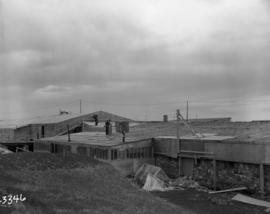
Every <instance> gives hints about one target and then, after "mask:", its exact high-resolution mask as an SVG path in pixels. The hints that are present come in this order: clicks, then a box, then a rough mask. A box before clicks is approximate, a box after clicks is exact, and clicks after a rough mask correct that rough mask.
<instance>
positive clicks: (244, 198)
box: [232, 194, 270, 208]
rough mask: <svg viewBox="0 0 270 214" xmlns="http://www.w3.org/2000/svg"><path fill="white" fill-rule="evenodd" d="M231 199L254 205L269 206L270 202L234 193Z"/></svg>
mask: <svg viewBox="0 0 270 214" xmlns="http://www.w3.org/2000/svg"><path fill="white" fill-rule="evenodd" d="M232 200H235V201H239V202H242V203H246V204H252V205H256V206H261V207H267V208H270V202H268V201H263V200H259V199H255V198H251V197H248V196H245V195H242V194H237V195H235V196H234V197H233V198H232Z"/></svg>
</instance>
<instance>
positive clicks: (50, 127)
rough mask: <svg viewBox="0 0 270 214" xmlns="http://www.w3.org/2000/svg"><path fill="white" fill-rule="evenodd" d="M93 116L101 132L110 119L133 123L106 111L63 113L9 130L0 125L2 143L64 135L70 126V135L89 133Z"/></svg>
mask: <svg viewBox="0 0 270 214" xmlns="http://www.w3.org/2000/svg"><path fill="white" fill-rule="evenodd" d="M93 115H97V116H98V118H99V121H100V123H99V126H100V130H101V131H102V130H103V127H102V124H103V123H105V121H106V120H108V119H110V120H111V121H112V122H116V121H131V120H130V119H128V118H125V117H121V116H118V115H115V114H111V113H108V112H104V111H98V112H93V113H89V114H84V115H82V114H71V113H69V114H65V113H63V114H60V115H54V116H50V117H46V118H36V119H35V120H32V121H22V122H20V123H18V124H13V127H9V128H6V127H5V124H0V125H1V127H3V128H0V142H7V141H31V140H36V139H39V138H44V137H52V136H57V135H64V134H66V133H67V126H69V130H70V133H76V132H82V131H84V129H86V131H87V123H93V122H94V119H93ZM88 125H89V124H88ZM97 128H98V127H97ZM89 131H91V129H89Z"/></svg>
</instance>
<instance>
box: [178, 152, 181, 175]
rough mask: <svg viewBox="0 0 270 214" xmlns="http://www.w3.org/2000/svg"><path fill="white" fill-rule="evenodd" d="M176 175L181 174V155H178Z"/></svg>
mask: <svg viewBox="0 0 270 214" xmlns="http://www.w3.org/2000/svg"><path fill="white" fill-rule="evenodd" d="M178 176H179V177H180V176H182V157H181V155H180V154H179V155H178Z"/></svg>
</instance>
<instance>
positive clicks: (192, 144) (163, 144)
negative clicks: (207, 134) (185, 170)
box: [153, 137, 204, 158]
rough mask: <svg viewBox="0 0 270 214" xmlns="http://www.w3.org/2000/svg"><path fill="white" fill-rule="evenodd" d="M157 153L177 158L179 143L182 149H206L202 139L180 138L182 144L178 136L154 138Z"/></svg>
mask: <svg viewBox="0 0 270 214" xmlns="http://www.w3.org/2000/svg"><path fill="white" fill-rule="evenodd" d="M153 142H154V151H155V153H159V154H164V155H167V156H169V157H173V158H176V157H177V153H178V152H179V145H180V147H181V150H189V151H204V143H203V142H202V141H200V140H189V139H180V142H181V143H180V144H179V142H178V141H177V139H176V138H173V137H170V138H165V137H164V138H163V137H161V138H154V140H153Z"/></svg>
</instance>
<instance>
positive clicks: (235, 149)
mask: <svg viewBox="0 0 270 214" xmlns="http://www.w3.org/2000/svg"><path fill="white" fill-rule="evenodd" d="M204 148H205V152H213V153H214V154H215V155H216V159H217V160H224V161H233V162H244V163H262V162H265V161H266V157H267V156H265V153H266V152H267V151H266V150H265V145H264V144H256V143H249V142H235V141H227V142H226V141H221V142H220V141H205V142H204ZM268 152H270V150H269V151H268ZM269 154H270V153H269ZM268 159H269V157H267V160H268ZM268 161H269V160H268Z"/></svg>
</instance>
